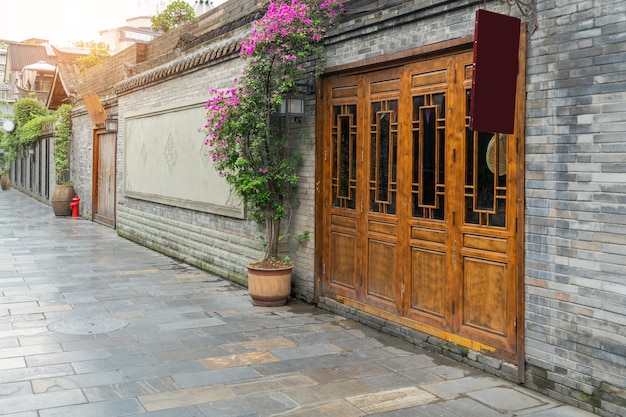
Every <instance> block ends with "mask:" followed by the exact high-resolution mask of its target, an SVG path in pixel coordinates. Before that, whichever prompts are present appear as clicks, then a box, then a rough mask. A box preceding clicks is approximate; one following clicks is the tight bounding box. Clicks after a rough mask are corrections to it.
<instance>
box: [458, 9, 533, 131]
mask: <svg viewBox="0 0 626 417" xmlns="http://www.w3.org/2000/svg"><path fill="white" fill-rule="evenodd" d="M520 26H521V21H520V20H519V19H517V18H515V17H511V16H505V15H502V14H498V13H493V12H488V11H487V10H477V11H476V26H475V29H474V71H473V75H472V99H471V104H470V129H472V130H474V131H480V132H498V133H513V129H514V124H515V92H516V84H517V74H518V69H519V58H518V51H519V40H520Z"/></svg>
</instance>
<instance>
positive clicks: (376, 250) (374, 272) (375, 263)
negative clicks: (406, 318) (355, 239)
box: [366, 238, 398, 311]
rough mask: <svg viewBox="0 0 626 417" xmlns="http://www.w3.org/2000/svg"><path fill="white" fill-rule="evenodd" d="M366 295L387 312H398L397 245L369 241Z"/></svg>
mask: <svg viewBox="0 0 626 417" xmlns="http://www.w3.org/2000/svg"><path fill="white" fill-rule="evenodd" d="M367 247H368V250H367V274H366V294H367V299H368V300H369V303H371V304H372V305H375V306H377V307H379V308H384V309H385V310H394V311H395V310H396V286H397V279H396V277H397V276H398V275H397V271H396V268H395V260H396V259H397V258H396V245H395V243H393V242H386V241H383V240H378V239H372V238H371V239H369V240H368V245H367Z"/></svg>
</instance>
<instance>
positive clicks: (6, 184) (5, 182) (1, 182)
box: [0, 175, 11, 191]
mask: <svg viewBox="0 0 626 417" xmlns="http://www.w3.org/2000/svg"><path fill="white" fill-rule="evenodd" d="M0 187H2V191H5V190H8V189H9V188H11V178H9V176H8V175H2V176H0Z"/></svg>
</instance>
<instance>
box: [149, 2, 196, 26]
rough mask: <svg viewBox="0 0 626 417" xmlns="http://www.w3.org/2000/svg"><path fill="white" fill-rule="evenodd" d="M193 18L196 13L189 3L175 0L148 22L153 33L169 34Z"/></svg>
mask: <svg viewBox="0 0 626 417" xmlns="http://www.w3.org/2000/svg"><path fill="white" fill-rule="evenodd" d="M195 17H196V12H195V11H194V10H193V7H191V6H190V5H189V3H187V2H186V1H184V0H176V1H173V2H171V3H170V4H168V5H167V7H166V8H165V10H163V11H162V12H161V13H159V14H157V15H156V16H152V18H150V21H151V22H152V30H153V31H154V32H169V31H170V30H172V29H174V28H177V27H178V26H180V25H182V24H183V23H185V22H189V21H190V20H193V19H194V18H195Z"/></svg>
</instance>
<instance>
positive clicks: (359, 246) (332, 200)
mask: <svg viewBox="0 0 626 417" xmlns="http://www.w3.org/2000/svg"><path fill="white" fill-rule="evenodd" d="M471 81H472V52H471V51H467V52H464V53H458V54H455V55H450V56H444V57H439V58H435V59H430V60H425V61H419V62H415V63H409V64H404V65H401V66H398V67H394V68H390V69H385V70H379V71H374V72H371V71H370V72H366V73H362V74H351V75H345V76H341V75H335V76H329V77H328V78H327V79H325V80H324V82H323V85H322V97H323V102H322V103H323V104H322V105H321V109H322V120H323V123H324V128H323V138H324V141H323V169H322V172H323V174H322V177H323V185H322V193H323V199H322V200H323V210H321V212H322V215H321V217H322V223H323V225H324V226H323V231H324V233H323V235H324V236H323V245H322V251H321V258H322V260H321V262H322V265H321V267H322V276H323V280H322V282H323V284H322V287H321V291H322V293H323V295H324V296H326V297H330V298H334V299H337V300H339V301H341V302H344V303H346V304H349V305H351V306H354V307H355V308H358V309H362V310H365V311H368V312H370V313H373V314H376V315H378V316H381V317H384V318H387V319H389V320H393V321H397V322H400V323H403V324H405V325H407V326H409V327H413V328H416V329H419V330H422V331H425V332H426V333H429V334H434V335H436V336H439V337H441V338H443V339H445V340H450V341H454V342H457V343H459V344H461V345H465V346H468V347H471V348H473V349H478V350H483V351H484V350H487V351H492V352H494V354H495V355H496V356H498V355H499V356H503V357H506V358H509V359H511V358H516V357H517V355H518V351H517V348H518V343H519V342H518V336H519V335H518V331H521V329H519V328H518V326H517V321H518V319H519V316H520V314H521V308H520V306H521V305H522V304H521V297H520V292H521V287H520V285H519V279H520V272H519V257H520V241H519V239H518V230H520V226H519V225H518V218H520V217H521V206H520V203H519V202H520V195H521V194H520V193H519V190H518V188H519V182H520V181H521V180H522V178H521V176H520V174H518V173H519V171H520V170H521V169H522V166H523V165H522V163H521V161H520V160H519V159H520V156H521V155H520V154H521V147H520V146H519V138H518V137H517V135H514V134H508V135H505V134H501V133H498V132H474V131H472V130H470V128H469V116H470V101H471ZM520 233H521V232H520Z"/></svg>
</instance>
